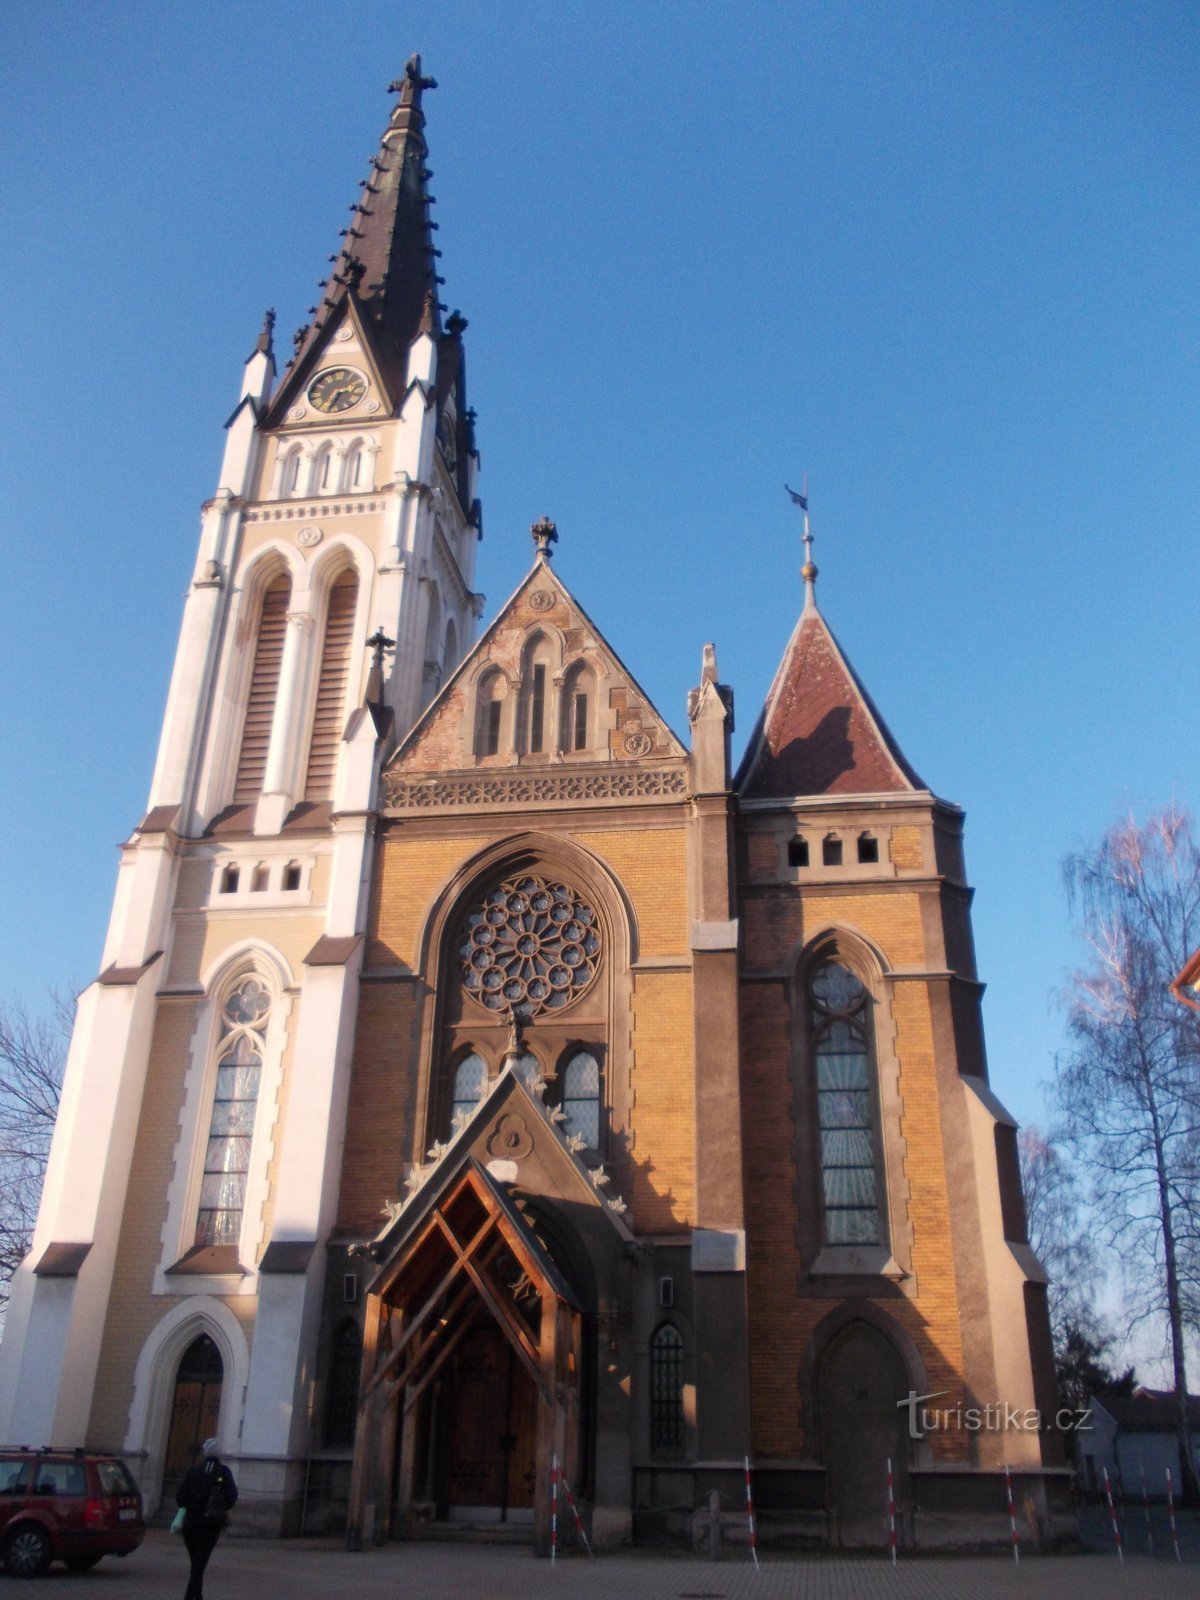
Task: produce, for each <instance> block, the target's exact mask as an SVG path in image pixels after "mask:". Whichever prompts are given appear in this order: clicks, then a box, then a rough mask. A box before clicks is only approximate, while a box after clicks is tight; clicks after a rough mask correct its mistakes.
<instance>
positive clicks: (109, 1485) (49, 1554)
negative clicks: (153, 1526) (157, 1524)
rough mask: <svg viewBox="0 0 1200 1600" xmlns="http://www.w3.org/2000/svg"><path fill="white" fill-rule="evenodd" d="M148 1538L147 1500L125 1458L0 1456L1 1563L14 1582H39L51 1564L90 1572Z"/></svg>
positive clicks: (44, 1453) (52, 1453)
mask: <svg viewBox="0 0 1200 1600" xmlns="http://www.w3.org/2000/svg"><path fill="white" fill-rule="evenodd" d="M145 1536H146V1524H145V1522H144V1521H143V1519H142V1497H141V1494H140V1493H139V1491H138V1486H137V1484H136V1483H134V1481H133V1479H132V1477H131V1476H130V1473H129V1469H128V1467H127V1466H126V1465H125V1463H124V1462H123V1461H121V1460H120V1459H119V1458H118V1457H116V1456H101V1455H91V1454H89V1453H88V1452H87V1451H84V1450H25V1449H21V1450H0V1560H3V1562H4V1568H5V1571H6V1572H8V1573H9V1574H10V1575H11V1576H12V1577H15V1578H36V1577H37V1576H38V1574H39V1573H41V1572H45V1570H46V1568H47V1567H48V1566H49V1565H50V1563H51V1562H52V1561H65V1562H66V1564H67V1566H68V1567H71V1568H72V1569H74V1570H75V1571H80V1572H82V1571H86V1569H87V1568H88V1567H94V1566H95V1565H96V1563H97V1561H99V1559H100V1557H101V1556H127V1555H129V1553H130V1552H131V1551H133V1550H136V1549H137V1547H138V1545H140V1544H141V1542H142V1540H143V1539H144V1538H145Z"/></svg>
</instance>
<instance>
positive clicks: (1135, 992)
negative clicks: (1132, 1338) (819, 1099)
mask: <svg viewBox="0 0 1200 1600" xmlns="http://www.w3.org/2000/svg"><path fill="white" fill-rule="evenodd" d="M1063 875H1064V880H1065V883H1066V888H1067V894H1068V899H1069V902H1070V904H1071V907H1072V910H1073V911H1074V912H1075V913H1076V914H1077V915H1078V918H1079V925H1080V931H1081V933H1082V935H1083V938H1084V941H1085V944H1086V946H1087V950H1088V958H1087V961H1086V963H1085V965H1083V966H1082V967H1081V968H1080V969H1079V970H1078V971H1076V972H1075V973H1074V974H1073V975H1072V977H1071V980H1070V983H1069V986H1068V990H1067V995H1066V1004H1067V1021H1068V1033H1069V1037H1070V1040H1071V1044H1070V1048H1069V1049H1068V1050H1067V1051H1065V1052H1064V1054H1063V1055H1062V1056H1061V1058H1060V1059H1059V1061H1058V1063H1057V1066H1056V1080H1057V1082H1056V1090H1057V1101H1058V1108H1059V1113H1060V1116H1061V1118H1062V1123H1063V1127H1064V1130H1065V1132H1066V1134H1067V1136H1068V1138H1069V1140H1070V1143H1071V1144H1072V1146H1073V1147H1074V1149H1075V1150H1076V1151H1077V1152H1078V1154H1079V1155H1080V1156H1081V1158H1083V1159H1084V1160H1085V1161H1086V1163H1087V1167H1088V1172H1089V1188H1090V1193H1089V1196H1088V1198H1089V1201H1090V1203H1091V1205H1092V1207H1093V1209H1094V1213H1095V1216H1096V1218H1097V1223H1098V1237H1099V1239H1100V1241H1101V1242H1102V1243H1103V1244H1104V1245H1106V1246H1107V1247H1108V1248H1109V1249H1110V1250H1111V1253H1112V1256H1111V1259H1112V1261H1113V1264H1114V1265H1116V1266H1118V1267H1119V1269H1120V1272H1121V1275H1122V1277H1123V1281H1124V1286H1125V1293H1126V1300H1127V1305H1128V1307H1129V1310H1130V1323H1131V1325H1133V1324H1135V1323H1139V1322H1145V1321H1146V1320H1147V1319H1160V1318H1161V1319H1162V1321H1163V1323H1164V1324H1165V1328H1166V1335H1167V1346H1168V1350H1169V1355H1170V1360H1171V1367H1172V1377H1173V1385H1172V1387H1173V1391H1174V1395H1175V1402H1176V1417H1177V1430H1178V1435H1179V1457H1180V1460H1179V1467H1180V1480H1181V1483H1182V1485H1183V1489H1184V1493H1185V1494H1186V1496H1187V1497H1188V1499H1189V1500H1190V1501H1191V1502H1192V1503H1195V1502H1196V1500H1197V1498H1198V1496H1197V1485H1196V1477H1195V1473H1194V1471H1193V1467H1192V1457H1191V1450H1190V1448H1189V1442H1188V1416H1187V1360H1186V1352H1185V1342H1184V1339H1185V1323H1186V1322H1187V1321H1188V1318H1189V1316H1190V1315H1191V1314H1193V1312H1194V1307H1193V1306H1191V1305H1190V1304H1189V1296H1188V1289H1189V1250H1190V1243H1191V1241H1192V1240H1194V1238H1195V1234H1196V1222H1197V1215H1198V1205H1200V1018H1197V1016H1196V1015H1195V1014H1194V1013H1193V1012H1191V1011H1189V1010H1188V1009H1186V1008H1185V1007H1183V1006H1181V1005H1180V1004H1179V1003H1178V1002H1177V1001H1176V1000H1175V999H1174V998H1173V996H1172V995H1171V994H1170V992H1169V988H1168V986H1169V984H1170V981H1171V979H1172V978H1173V977H1174V976H1175V974H1176V973H1177V972H1178V971H1179V969H1180V968H1181V967H1182V966H1183V964H1184V962H1185V960H1186V959H1187V957H1188V956H1189V955H1190V954H1191V953H1192V951H1193V950H1194V949H1195V947H1196V945H1197V944H1198V943H1200V850H1198V849H1197V845H1196V841H1195V839H1194V837H1193V834H1192V827H1191V821H1190V818H1189V817H1188V816H1187V815H1186V813H1184V812H1182V811H1179V810H1177V809H1175V808H1170V809H1168V810H1166V811H1164V812H1162V813H1161V814H1160V815H1158V816H1154V817H1151V818H1150V819H1149V820H1148V821H1147V822H1145V823H1144V824H1141V825H1139V824H1138V823H1137V822H1136V821H1135V820H1134V819H1133V818H1128V819H1126V820H1125V821H1123V822H1120V823H1118V824H1117V825H1116V826H1115V827H1113V828H1112V829H1110V831H1109V832H1108V833H1107V834H1106V835H1105V836H1104V838H1103V839H1102V840H1101V841H1100V843H1099V845H1098V846H1097V847H1096V848H1095V849H1094V850H1091V851H1083V852H1079V853H1078V854H1074V855H1071V856H1069V857H1068V858H1067V860H1066V861H1065V863H1064V867H1063Z"/></svg>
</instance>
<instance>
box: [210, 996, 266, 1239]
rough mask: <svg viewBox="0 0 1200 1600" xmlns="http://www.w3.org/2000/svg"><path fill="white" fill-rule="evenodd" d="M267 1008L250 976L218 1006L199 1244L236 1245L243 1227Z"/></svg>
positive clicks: (264, 997) (263, 998)
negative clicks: (217, 1035) (217, 1041)
mask: <svg viewBox="0 0 1200 1600" xmlns="http://www.w3.org/2000/svg"><path fill="white" fill-rule="evenodd" d="M270 1010H271V996H270V994H269V992H268V990H267V988H266V986H265V985H264V984H263V983H262V982H261V980H260V979H258V978H253V977H251V978H243V980H242V981H241V983H240V984H239V985H238V986H237V988H236V989H235V990H234V991H233V993H232V994H231V995H230V996H229V998H228V999H227V1000H226V1001H225V1005H224V1007H223V1009H222V1013H221V1037H220V1041H219V1044H218V1047H217V1048H218V1056H217V1080H216V1085H215V1088H214V1092H213V1107H212V1117H211V1119H210V1121H209V1126H208V1144H207V1146H206V1148H205V1152H204V1176H203V1178H202V1179H201V1182H200V1209H199V1212H198V1215H197V1217H196V1239H195V1242H196V1244H197V1245H236V1244H237V1242H238V1237H239V1235H240V1234H241V1231H242V1211H243V1209H244V1207H245V1204H246V1177H247V1174H248V1173H249V1171H250V1146H251V1144H252V1142H253V1139H254V1117H255V1113H256V1111H257V1109H258V1090H259V1084H260V1081H261V1078H262V1062H263V1036H264V1034H265V1033H266V1028H267V1018H268V1016H269V1014H270Z"/></svg>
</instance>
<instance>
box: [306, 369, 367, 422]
mask: <svg viewBox="0 0 1200 1600" xmlns="http://www.w3.org/2000/svg"><path fill="white" fill-rule="evenodd" d="M366 392H367V380H366V379H365V378H364V377H363V375H362V373H361V372H355V371H354V370H353V368H351V367H326V369H325V371H324V372H319V373H318V374H317V376H316V377H315V378H314V379H313V381H312V382H311V383H310V384H309V386H308V398H309V399H310V400H311V401H312V403H313V405H314V406H316V408H317V410H318V411H326V412H338V411H349V410H351V408H352V407H354V406H356V405H357V404H358V402H359V401H360V400H361V399H362V397H363V395H365V394H366Z"/></svg>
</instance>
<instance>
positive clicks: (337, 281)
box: [280, 55, 443, 396]
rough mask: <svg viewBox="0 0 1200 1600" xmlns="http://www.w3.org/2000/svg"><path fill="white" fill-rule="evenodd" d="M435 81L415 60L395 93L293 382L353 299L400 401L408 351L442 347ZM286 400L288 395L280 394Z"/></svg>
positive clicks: (302, 342) (302, 341) (301, 340)
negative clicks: (418, 342)
mask: <svg viewBox="0 0 1200 1600" xmlns="http://www.w3.org/2000/svg"><path fill="white" fill-rule="evenodd" d="M436 87H437V84H436V82H435V80H434V79H433V78H426V77H423V76H422V75H421V58H420V56H416V55H414V56H411V57H410V58H409V61H408V63H407V65H406V66H405V68H404V76H403V77H402V78H399V79H397V80H396V82H395V83H393V84H392V85H391V91H392V93H394V94H398V95H399V99H398V100H397V102H396V104H395V106H394V107H393V108H392V115H391V118H390V120H389V122H388V125H387V128H386V129H385V130H384V134H383V137H382V139H381V140H380V143H379V152H378V154H377V155H376V156H375V157H374V158H373V159H372V161H371V166H370V171H369V173H368V176H367V177H366V179H365V180H363V182H362V183H361V185H360V188H361V190H362V193H361V195H360V197H359V199H358V200H357V201H356V202H355V204H354V205H353V206H352V207H351V216H350V222H349V225H348V226H347V227H346V228H344V229H343V230H342V237H343V244H342V246H341V249H340V250H339V252H338V254H337V255H336V256H335V257H333V258H332V259H333V271H332V273H331V274H330V277H329V278H328V280H327V281H326V283H325V284H323V285H322V288H323V290H324V296H323V298H322V300H321V301H320V302H319V304H317V305H316V306H314V307H312V308H311V312H312V319H313V320H312V321H311V322H310V323H309V325H308V327H307V328H306V329H305V330H304V332H303V336H302V337H301V336H298V343H297V348H296V354H295V356H294V358H293V360H292V362H291V364H290V365H291V374H292V375H294V374H296V373H298V372H299V371H300V370H301V368H303V367H305V366H306V365H307V360H308V357H309V356H310V354H311V353H312V352H313V350H314V348H315V347H316V346H317V345H318V344H320V343H321V342H322V337H321V336H322V332H323V330H325V329H326V328H327V327H328V326H329V324H330V322H331V321H332V320H333V319H334V318H335V317H336V316H337V314H338V312H339V310H340V309H341V307H342V302H343V301H344V300H346V298H347V297H348V296H353V298H354V301H355V303H356V305H357V307H358V310H359V313H360V315H361V316H362V319H363V322H364V324H365V325H366V327H367V330H368V332H369V333H370V334H371V335H373V338H372V344H373V346H374V350H373V353H374V355H375V356H376V359H377V360H378V362H379V365H380V368H381V372H382V374H383V376H384V378H385V381H386V382H387V383H388V384H389V385H390V386H391V388H392V392H393V394H394V395H397V396H398V395H399V394H400V392H401V391H402V388H403V384H404V377H405V370H406V365H407V360H408V349H409V346H410V344H411V343H412V341H413V340H414V339H415V338H416V336H417V334H418V333H422V332H424V333H429V334H431V335H432V336H433V337H434V338H435V339H436V338H439V337H440V335H441V331H442V325H441V311H442V309H443V307H442V306H441V304H440V302H439V300H438V288H439V283H438V276H437V267H436V263H437V257H438V254H439V252H438V251H437V250H436V249H435V247H434V243H433V235H434V232H435V231H436V228H437V224H436V223H435V222H433V221H432V220H431V218H430V215H429V208H430V206H431V205H432V203H433V201H432V197H431V196H430V194H429V193H428V190H427V188H426V184H427V181H428V179H429V178H430V177H432V173H431V172H430V171H429V169H428V168H427V167H426V165H425V160H426V156H427V155H428V149H427V147H426V144H425V133H424V129H425V113H424V112H423V111H422V109H421V97H422V95H423V93H424V91H425V90H426V89H434V88H436ZM280 393H281V396H282V393H283V391H282V389H281V391H280Z"/></svg>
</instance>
